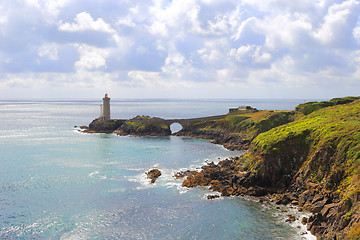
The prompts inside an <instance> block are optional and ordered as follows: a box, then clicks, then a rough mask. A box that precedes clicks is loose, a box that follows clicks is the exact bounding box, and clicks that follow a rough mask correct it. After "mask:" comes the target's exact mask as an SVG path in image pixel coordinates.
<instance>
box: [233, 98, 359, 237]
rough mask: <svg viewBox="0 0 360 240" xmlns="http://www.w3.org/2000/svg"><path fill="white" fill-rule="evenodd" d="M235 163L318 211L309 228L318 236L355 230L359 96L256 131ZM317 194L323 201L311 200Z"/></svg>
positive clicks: (357, 209) (357, 197)
mask: <svg viewBox="0 0 360 240" xmlns="http://www.w3.org/2000/svg"><path fill="white" fill-rule="evenodd" d="M237 164H238V167H239V168H240V169H244V170H247V171H251V172H253V173H254V174H255V175H256V176H258V177H259V178H260V179H261V181H259V183H260V184H259V185H261V186H265V187H273V188H279V187H280V189H278V190H282V191H288V192H290V191H291V190H292V191H293V192H295V193H297V194H298V197H299V198H301V201H299V205H300V206H302V207H304V208H305V209H306V210H310V211H312V212H314V213H316V214H317V215H315V217H314V219H312V220H313V221H314V223H312V224H310V229H311V231H312V232H313V233H315V234H316V235H317V236H318V237H319V238H320V239H322V238H323V239H344V238H345V236H346V235H348V234H350V235H351V234H353V233H354V231H358V230H356V229H359V222H360V218H359V207H360V205H359V200H360V180H359V173H360V101H355V102H353V103H349V104H347V105H339V106H334V107H328V108H324V109H321V110H318V111H315V112H313V113H311V114H309V115H307V116H304V117H303V118H300V119H299V120H296V121H294V122H292V123H289V124H286V125H284V126H281V127H278V128H274V129H272V130H270V131H268V132H264V133H262V134H260V135H259V136H258V137H256V138H255V139H254V141H253V142H252V144H251V147H250V151H249V152H248V153H247V154H245V155H244V156H242V157H241V158H240V160H239V161H238V162H237ZM284 176H286V177H285V178H287V179H289V181H283V179H284ZM279 183H280V184H279ZM277 186H279V187H277ZM300 193H301V194H300ZM304 193H306V194H304ZM316 196H318V198H319V199H320V198H321V200H322V201H323V202H321V203H319V201H315V202H314V198H315V197H316ZM314 204H317V207H316V208H315V209H314V208H313V205H314ZM350 235H349V236H350Z"/></svg>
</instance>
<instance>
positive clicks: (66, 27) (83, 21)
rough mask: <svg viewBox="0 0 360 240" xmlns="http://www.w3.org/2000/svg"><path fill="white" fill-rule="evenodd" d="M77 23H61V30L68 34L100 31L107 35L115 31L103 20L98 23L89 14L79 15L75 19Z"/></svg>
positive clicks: (100, 19) (82, 13)
mask: <svg viewBox="0 0 360 240" xmlns="http://www.w3.org/2000/svg"><path fill="white" fill-rule="evenodd" d="M74 20H75V23H62V21H60V25H59V30H60V31H66V32H78V31H89V30H91V31H99V32H106V33H114V32H115V30H114V29H113V28H112V27H111V26H110V25H109V24H107V23H106V22H105V21H104V20H103V19H102V18H98V19H97V20H96V21H95V20H94V19H93V18H92V17H91V15H90V14H89V13H87V12H81V13H78V14H77V15H76V17H75V19H74Z"/></svg>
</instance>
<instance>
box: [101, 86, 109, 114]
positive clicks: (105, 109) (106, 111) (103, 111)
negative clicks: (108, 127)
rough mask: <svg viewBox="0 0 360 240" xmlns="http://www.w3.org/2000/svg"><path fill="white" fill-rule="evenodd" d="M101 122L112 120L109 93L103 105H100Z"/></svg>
mask: <svg viewBox="0 0 360 240" xmlns="http://www.w3.org/2000/svg"><path fill="white" fill-rule="evenodd" d="M100 120H103V121H108V120H110V98H109V97H108V94H107V93H106V94H105V97H104V98H103V104H101V105H100Z"/></svg>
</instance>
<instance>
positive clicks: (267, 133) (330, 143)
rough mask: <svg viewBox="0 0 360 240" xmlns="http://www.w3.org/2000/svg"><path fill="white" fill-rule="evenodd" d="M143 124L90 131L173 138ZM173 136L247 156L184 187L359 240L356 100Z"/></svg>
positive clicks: (192, 177) (188, 176)
mask: <svg viewBox="0 0 360 240" xmlns="http://www.w3.org/2000/svg"><path fill="white" fill-rule="evenodd" d="M142 118H143V117H138V119H136V118H135V119H132V120H121V121H120V120H112V121H110V122H107V123H104V122H103V123H99V121H96V120H94V121H93V122H92V123H91V124H90V126H89V128H88V129H87V131H88V132H115V133H118V134H120V135H127V134H131V135H139V136H147V135H152V136H153V135H158V136H165V135H170V134H171V131H170V129H168V126H164V125H162V124H161V122H162V121H159V120H158V119H156V118H155V119H154V120H153V119H152V118H149V117H145V119H142ZM176 135H178V136H189V137H199V138H206V139H213V142H214V143H217V144H223V145H224V146H225V147H227V148H229V149H247V152H246V153H245V154H244V155H242V156H239V157H236V158H231V159H227V160H223V161H220V162H219V163H218V164H214V163H210V164H208V165H206V166H203V167H202V170H201V171H200V172H197V171H185V172H180V173H176V174H175V177H177V178H182V177H183V178H184V179H185V180H184V181H183V186H185V187H196V186H209V187H210V189H212V190H213V191H216V192H220V193H221V195H223V196H230V195H236V196H238V195H251V196H256V197H258V198H259V199H260V200H261V201H272V202H275V203H277V204H288V203H291V204H293V205H297V206H298V207H299V210H301V211H309V212H311V213H313V215H312V216H311V217H310V218H309V219H302V222H303V223H304V224H307V228H308V230H310V231H311V233H313V234H314V235H315V236H316V237H317V238H318V239H360V237H359V236H360V204H359V202H360V178H359V176H360V175H359V174H360V100H359V97H346V98H335V99H332V100H330V101H324V102H309V103H304V104H300V105H299V106H297V107H296V109H295V110H294V111H268V110H264V111H254V110H249V111H248V110H245V111H236V112H232V113H231V114H228V115H226V116H224V117H222V118H220V119H212V120H211V119H210V120H206V121H202V122H197V123H193V124H191V125H189V126H187V127H184V128H183V129H182V130H181V131H180V132H178V133H177V134H176ZM289 221H291V219H290V218H289Z"/></svg>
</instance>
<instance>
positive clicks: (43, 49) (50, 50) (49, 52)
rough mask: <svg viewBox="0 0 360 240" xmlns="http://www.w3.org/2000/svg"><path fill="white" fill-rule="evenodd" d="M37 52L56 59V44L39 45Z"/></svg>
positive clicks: (42, 55) (57, 57)
mask: <svg viewBox="0 0 360 240" xmlns="http://www.w3.org/2000/svg"><path fill="white" fill-rule="evenodd" d="M38 54H39V56H40V57H47V58H48V59H50V60H53V61H55V60H58V59H59V56H58V49H57V46H56V44H44V45H42V46H40V48H39V50H38Z"/></svg>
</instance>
